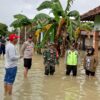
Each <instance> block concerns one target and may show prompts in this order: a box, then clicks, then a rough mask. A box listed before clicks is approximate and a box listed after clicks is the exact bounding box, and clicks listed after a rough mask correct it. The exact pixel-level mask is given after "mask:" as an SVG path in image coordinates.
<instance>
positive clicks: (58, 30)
mask: <svg viewBox="0 0 100 100" xmlns="http://www.w3.org/2000/svg"><path fill="white" fill-rule="evenodd" d="M64 23H65V19H64V18H62V19H61V20H60V22H59V26H58V28H57V37H59V35H60V33H61V28H62V26H63V24H64Z"/></svg>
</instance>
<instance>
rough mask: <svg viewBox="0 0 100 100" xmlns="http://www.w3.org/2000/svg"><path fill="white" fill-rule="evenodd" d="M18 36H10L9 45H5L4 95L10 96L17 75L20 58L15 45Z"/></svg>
mask: <svg viewBox="0 0 100 100" xmlns="http://www.w3.org/2000/svg"><path fill="white" fill-rule="evenodd" d="M18 38H19V37H18V36H17V35H16V34H10V36H9V41H10V42H9V43H8V44H7V45H6V56H5V57H6V58H5V70H6V73H5V78H4V89H5V94H9V95H11V94H12V86H13V83H14V81H15V77H16V73H17V63H18V59H20V58H21V57H20V56H18V54H17V50H16V48H15V45H16V44H17V41H18Z"/></svg>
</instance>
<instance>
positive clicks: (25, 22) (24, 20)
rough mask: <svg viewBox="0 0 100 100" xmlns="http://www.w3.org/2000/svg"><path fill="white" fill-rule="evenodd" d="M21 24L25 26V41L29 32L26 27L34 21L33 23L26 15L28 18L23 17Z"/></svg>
mask: <svg viewBox="0 0 100 100" xmlns="http://www.w3.org/2000/svg"><path fill="white" fill-rule="evenodd" d="M21 24H22V26H23V27H24V28H25V41H26V33H27V30H26V28H27V26H28V25H31V24H32V23H31V21H30V19H28V18H27V17H26V18H23V19H21Z"/></svg>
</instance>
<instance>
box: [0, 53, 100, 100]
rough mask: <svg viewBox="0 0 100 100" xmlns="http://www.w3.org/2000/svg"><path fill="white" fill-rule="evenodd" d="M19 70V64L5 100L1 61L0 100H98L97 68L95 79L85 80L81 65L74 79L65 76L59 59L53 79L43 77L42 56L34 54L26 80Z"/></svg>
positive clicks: (0, 63) (99, 86)
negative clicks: (11, 90)
mask: <svg viewBox="0 0 100 100" xmlns="http://www.w3.org/2000/svg"><path fill="white" fill-rule="evenodd" d="M99 54H100V53H99ZM82 55H83V54H82ZM80 62H81V61H80ZM99 65H100V64H99ZM23 70H24V67H23V63H22V60H21V61H20V62H19V66H18V73H17V77H16V81H15V83H14V88H13V95H12V96H11V97H5V96H4V89H3V78H4V73H5V70H4V61H3V60H2V59H1V60H0V100H100V66H98V68H97V72H96V77H95V78H90V79H88V78H86V76H85V73H84V69H83V67H82V66H81V65H80V67H78V76H77V77H72V76H66V75H65V65H64V59H63V58H61V59H60V65H59V66H56V72H55V74H54V76H45V75H44V65H43V59H42V56H40V55H37V54H34V56H33V65H32V69H31V70H30V71H29V73H28V78H27V79H24V77H23Z"/></svg>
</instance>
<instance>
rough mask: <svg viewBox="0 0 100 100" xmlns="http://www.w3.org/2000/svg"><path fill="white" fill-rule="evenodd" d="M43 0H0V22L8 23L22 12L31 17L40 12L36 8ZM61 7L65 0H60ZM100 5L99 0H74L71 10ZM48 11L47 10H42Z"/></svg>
mask: <svg viewBox="0 0 100 100" xmlns="http://www.w3.org/2000/svg"><path fill="white" fill-rule="evenodd" d="M43 1H45V0H0V22H2V23H5V24H7V25H10V24H11V22H12V21H13V20H14V19H13V15H15V14H18V13H22V14H24V15H26V16H27V17H29V18H33V17H34V16H35V15H36V14H37V13H40V12H38V11H37V10H36V8H37V7H38V6H39V4H41V2H43ZM60 1H61V3H62V5H63V7H64V8H65V7H66V1H67V0H60ZM99 5H100V0H75V1H74V3H73V5H72V7H71V10H78V11H79V12H80V14H83V13H85V12H87V11H88V10H90V9H92V8H95V7H97V6H99ZM42 12H44V13H47V14H48V13H49V11H48V10H43V11H42Z"/></svg>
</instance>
